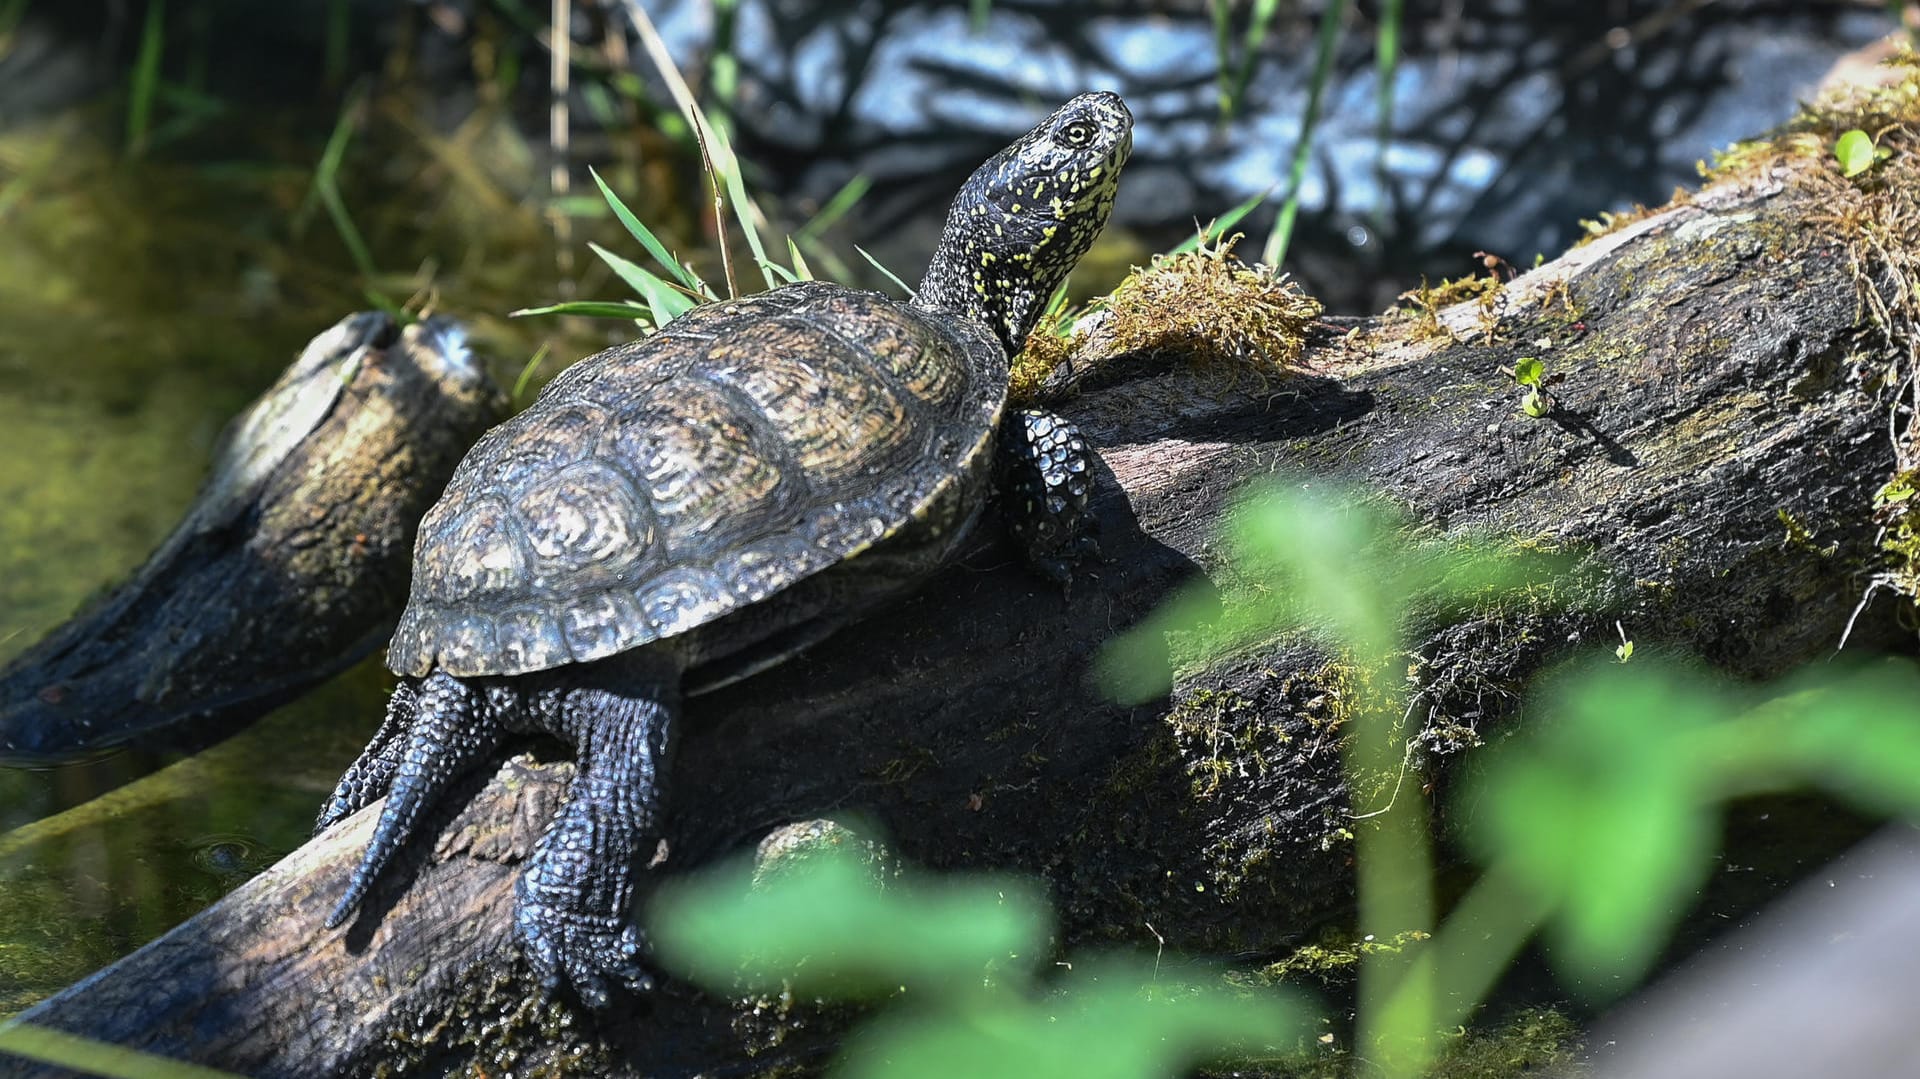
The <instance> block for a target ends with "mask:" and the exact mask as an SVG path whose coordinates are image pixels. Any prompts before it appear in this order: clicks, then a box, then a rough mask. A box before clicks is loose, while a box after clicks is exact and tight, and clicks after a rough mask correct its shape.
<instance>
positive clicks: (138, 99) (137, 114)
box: [127, 0, 167, 157]
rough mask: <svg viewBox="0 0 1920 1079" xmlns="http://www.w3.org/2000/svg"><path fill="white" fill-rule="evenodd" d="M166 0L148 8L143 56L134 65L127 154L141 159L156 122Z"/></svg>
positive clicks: (155, 0) (155, 1)
mask: <svg viewBox="0 0 1920 1079" xmlns="http://www.w3.org/2000/svg"><path fill="white" fill-rule="evenodd" d="M166 9H167V5H166V0H152V2H151V3H149V4H148V5H147V20H146V22H145V23H144V24H143V25H142V26H141V29H140V53H139V55H138V56H137V57H136V58H135V59H134V62H133V85H132V87H131V88H130V89H129V91H128V97H127V153H128V154H129V155H130V156H134V157H138V156H139V155H140V154H142V153H144V152H145V151H146V148H147V135H148V129H149V127H150V126H151V125H152V123H153V101H154V96H155V93H156V92H157V91H158V90H159V88H160V55H161V52H162V46H163V45H164V44H165V43H166V29H167V27H166Z"/></svg>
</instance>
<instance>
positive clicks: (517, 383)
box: [507, 311, 549, 406]
mask: <svg viewBox="0 0 1920 1079" xmlns="http://www.w3.org/2000/svg"><path fill="white" fill-rule="evenodd" d="M525 313H530V312H525V311H514V312H511V313H509V314H508V315H507V317H508V318H514V317H516V316H518V315H521V314H525ZM548 347H549V346H548V344H547V342H545V341H542V342H541V343H540V347H539V348H537V349H534V350H533V358H532V359H530V360H528V361H527V363H526V366H524V367H522V368H520V377H519V378H516V379H514V380H513V393H512V395H511V396H510V397H509V398H508V400H510V401H512V402H513V403H514V404H515V405H516V406H517V405H519V404H520V401H521V400H522V397H521V395H522V394H524V393H526V392H527V383H529V382H532V381H533V373H534V372H535V371H538V370H539V369H540V364H541V363H542V362H544V361H545V360H546V358H547V348H548Z"/></svg>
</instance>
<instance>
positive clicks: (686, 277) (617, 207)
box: [587, 168, 707, 293]
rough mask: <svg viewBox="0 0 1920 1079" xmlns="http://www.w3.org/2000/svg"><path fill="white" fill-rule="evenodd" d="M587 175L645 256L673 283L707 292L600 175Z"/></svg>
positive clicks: (591, 169)
mask: <svg viewBox="0 0 1920 1079" xmlns="http://www.w3.org/2000/svg"><path fill="white" fill-rule="evenodd" d="M587 174H588V175H589V176H592V177H593V182H594V183H596V184H598V185H600V196H601V197H602V198H604V199H606V200H607V206H608V207H609V208H611V209H612V210H613V216H615V217H617V218H619V219H620V224H622V225H624V226H625V227H626V230H627V232H628V233H629V234H631V235H632V236H633V238H634V239H636V240H638V241H640V246H641V247H644V248H646V249H647V254H649V255H652V256H653V261H655V262H657V263H659V264H660V265H661V267H662V268H664V269H665V270H666V271H667V272H668V273H670V274H672V275H673V278H674V280H675V281H678V282H679V283H680V284H681V285H682V286H684V287H685V288H687V289H689V290H691V291H693V292H697V293H705V292H706V291H707V287H706V285H705V284H704V283H703V282H702V281H701V280H700V279H699V278H698V277H695V276H694V275H693V271H691V270H689V269H687V268H686V267H685V266H683V265H681V264H680V260H679V259H676V258H674V257H673V254H672V253H671V252H669V251H668V250H667V246H666V245H665V244H663V243H661V242H660V238H659V237H658V236H655V235H654V234H653V230H652V229H650V228H648V227H647V226H646V225H644V224H642V223H641V222H640V218H639V217H638V216H637V215H636V214H635V213H634V212H633V211H632V210H629V209H627V204H626V203H624V202H622V201H620V196H618V195H616V194H614V193H613V188H611V187H609V186H608V185H607V182H606V181H605V180H603V179H601V178H600V173H599V172H598V171H597V170H595V169H593V168H588V169H587Z"/></svg>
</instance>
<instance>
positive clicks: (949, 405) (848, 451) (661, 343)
mask: <svg viewBox="0 0 1920 1079" xmlns="http://www.w3.org/2000/svg"><path fill="white" fill-rule="evenodd" d="M1006 382H1007V358H1006V354H1005V351H1004V349H1003V348H1002V347H1001V345H1000V343H999V342H998V341H997V340H995V338H994V337H993V336H991V335H989V334H988V333H986V332H984V328H983V327H979V326H977V325H976V324H973V323H971V322H965V321H961V320H955V319H944V318H936V317H930V316H929V315H927V314H925V313H923V312H921V311H918V310H916V309H914V308H912V307H909V306H906V305H902V304H898V303H894V302H892V301H890V300H888V299H886V298H885V297H883V296H880V295H878V294H876V293H870V292H860V291H856V290H853V289H847V288H842V287H840V286H837V285H829V284H824V283H811V282H810V283H804V284H798V285H792V286H789V287H787V288H783V289H779V290H777V291H774V292H771V293H767V294H765V295H761V296H756V297H752V298H749V299H743V300H737V301H733V302H729V303H718V304H713V305H710V306H708V307H705V308H701V309H697V310H696V311H694V312H692V313H690V314H689V315H687V316H686V317H684V318H682V319H679V320H677V321H675V322H673V323H671V324H670V325H669V326H668V327H667V328H666V329H665V330H664V331H662V332H661V333H659V334H656V335H654V336H653V337H650V338H647V339H645V340H643V341H639V342H635V343H633V344H627V345H621V346H618V347H616V348H612V349H608V350H607V351H605V352H602V353H599V354H598V355H595V356H591V357H589V358H587V359H585V360H582V361H580V362H579V363H578V364H576V365H574V366H573V367H572V368H569V369H568V370H567V372H566V373H565V374H563V375H562V376H561V377H559V378H557V379H555V380H554V382H553V383H552V384H551V385H550V386H548V388H547V390H546V392H544V393H542V394H541V395H540V398H539V400H538V401H536V402H535V403H534V405H533V407H531V408H529V409H528V410H527V411H526V412H524V413H522V414H520V415H519V416H517V417H515V418H514V419H512V420H510V421H508V422H507V423H504V424H502V425H500V426H499V427H497V428H495V429H494V430H493V431H492V432H490V433H489V434H488V435H487V436H486V437H485V438H483V439H482V440H481V441H480V442H479V443H478V444H477V445H476V446H474V448H473V450H472V451H471V452H469V453H468V455H467V457H466V460H464V461H463V462H461V464H460V467H459V470H458V471H456V472H455V474H454V477H453V480H452V482H451V483H450V484H449V485H448V487H447V491H446V494H445V495H443V496H442V497H441V499H440V502H439V503H438V504H437V505H435V506H434V508H433V509H432V511H431V512H429V513H428V514H427V516H426V518H425V520H424V521H422V522H421V526H420V538H419V542H418V545H417V547H416V550H415V557H414V577H413V587H412V595H411V597H410V599H409V602H408V606H407V611H406V614H405V615H404V616H403V617H402V619H401V622H400V627H399V630H398V631H397V632H396V633H395V634H394V638H393V644H392V646H391V648H390V650H389V652H388V664H389V665H390V666H391V667H392V668H393V669H394V670H395V671H396V672H398V673H401V674H410V675H416V676H420V675H425V674H426V673H427V672H428V671H430V670H432V669H433V668H434V667H435V666H436V665H437V666H438V667H439V668H440V669H441V670H444V671H446V672H448V673H449V674H453V675H457V676H461V677H469V676H474V675H512V674H524V673H527V672H531V671H537V670H544V669H546V668H550V667H556V666H559V665H561V664H565V663H584V662H588V661H591V660H595V659H601V658H604V657H606V656H610V655H613V654H615V653H617V652H623V651H626V650H627V649H630V648H635V647H638V646H640V645H643V644H646V643H648V642H649V641H654V640H658V639H661V638H665V637H671V636H675V635H677V634H681V633H685V632H686V631H688V630H691V629H694V628H696V627H699V626H702V625H705V624H707V623H709V622H712V621H714V620H715V619H717V618H719V617H721V616H722V615H725V614H727V613H728V612H730V611H733V610H734V609H736V608H738V607H741V606H743V605H746V604H751V603H756V602H759V601H761V600H764V599H766V598H767V597H769V596H771V595H773V594H774V593H775V592H778V591H780V590H781V589H783V588H785V587H787V586H788V585H790V584H792V583H794V582H795V581H798V580H800V579H802V578H804V577H807V576H809V575H811V574H814V573H817V572H819V571H821V570H823V569H825V568H827V567H829V566H832V565H834V564H836V563H838V562H841V561H843V560H845V559H847V558H850V557H852V556H854V555H855V554H858V553H859V552H861V551H863V550H864V549H866V548H867V547H869V546H871V545H872V544H874V543H875V542H876V541H879V540H882V539H884V538H887V537H890V536H893V535H895V534H897V533H898V532H899V531H900V530H901V529H902V528H903V527H904V526H906V525H907V524H908V523H909V522H911V521H913V520H914V519H915V517H916V515H918V516H924V515H925V514H926V513H927V512H928V510H929V508H931V507H934V506H936V505H940V504H944V503H947V502H963V503H968V504H973V503H977V502H979V501H980V499H977V498H971V497H966V496H968V495H971V494H973V493H974V491H973V490H972V489H973V488H976V487H978V486H979V485H981V484H984V483H985V482H986V476H987V469H986V468H985V466H984V461H985V458H986V456H987V455H988V453H989V451H990V448H991V444H992V436H993V432H994V430H995V428H996V426H997V425H998V424H999V422H1000V412H1001V408H1002V404H1003V402H1004V399H1005V387H1006ZM956 488H961V489H962V490H956ZM955 495H958V496H960V497H957V498H956V497H953V496H955Z"/></svg>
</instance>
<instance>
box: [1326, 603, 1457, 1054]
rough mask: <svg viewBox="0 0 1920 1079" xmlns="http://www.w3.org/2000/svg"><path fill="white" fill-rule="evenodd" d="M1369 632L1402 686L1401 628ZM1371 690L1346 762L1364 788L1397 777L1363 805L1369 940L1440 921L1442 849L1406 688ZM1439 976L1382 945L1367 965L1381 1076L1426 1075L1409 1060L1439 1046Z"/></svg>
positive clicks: (1367, 1029)
mask: <svg viewBox="0 0 1920 1079" xmlns="http://www.w3.org/2000/svg"><path fill="white" fill-rule="evenodd" d="M1368 636H1372V637H1373V641H1372V645H1373V647H1372V648H1371V649H1369V650H1367V651H1365V652H1362V653H1360V654H1363V655H1372V656H1375V657H1379V658H1378V659H1377V660H1376V661H1375V663H1374V664H1373V671H1374V675H1373V684H1374V685H1375V686H1393V685H1397V684H1398V678H1399V675H1400V671H1399V670H1398V669H1397V668H1398V666H1399V663H1398V660H1399V657H1400V656H1401V652H1400V651H1399V649H1398V648H1395V647H1392V646H1390V645H1388V643H1387V642H1389V641H1391V640H1392V639H1393V635H1392V632H1391V630H1390V629H1388V628H1386V627H1381V629H1380V631H1379V632H1378V633H1377V634H1368ZM1370 696H1371V697H1372V700H1371V702H1370V703H1369V705H1368V706H1367V707H1365V708H1363V709H1362V710H1361V712H1360V714H1359V715H1358V716H1357V719H1358V722H1357V723H1356V724H1355V730H1354V733H1353V738H1352V740H1351V741H1350V742H1349V743H1348V746H1347V751H1346V769H1347V775H1348V776H1349V777H1351V780H1352V781H1353V782H1351V783H1350V785H1351V786H1352V787H1353V788H1355V789H1359V788H1361V787H1362V786H1364V785H1371V784H1374V783H1381V782H1386V781H1387V780H1388V778H1389V777H1391V782H1386V786H1387V790H1388V793H1387V795H1386V798H1387V801H1386V803H1385V804H1384V805H1380V806H1377V807H1373V808H1371V809H1369V810H1365V811H1362V813H1361V816H1362V818H1363V819H1360V820H1356V821H1355V822H1354V861H1355V863H1356V866H1357V868H1356V871H1355V872H1356V876H1357V878H1358V886H1359V907H1360V932H1361V934H1362V936H1363V938H1368V937H1370V938H1371V939H1373V940H1376V941H1384V940H1388V939H1391V938H1393V937H1394V936H1396V935H1399V934H1403V933H1406V932H1408V931H1415V930H1418V931H1424V930H1427V929H1429V928H1430V927H1431V926H1432V925H1433V891H1432V886H1433V885H1432V882H1433V856H1432V852H1431V850H1430V849H1429V847H1428V838H1427V812H1426V809H1427V807H1426V801H1425V796H1424V795H1423V794H1422V793H1421V791H1420V789H1419V784H1418V781H1417V779H1416V780H1415V781H1414V782H1413V783H1412V784H1411V785H1409V784H1408V783H1407V782H1406V780H1408V779H1409V778H1410V777H1409V776H1408V775H1407V768H1408V765H1407V761H1406V754H1405V750H1404V748H1402V747H1403V746H1404V740H1403V739H1396V738H1395V727H1396V726H1397V724H1398V722H1399V720H1400V718H1401V716H1402V715H1403V714H1404V712H1405V708H1406V705H1405V701H1404V699H1403V697H1402V695H1401V694H1399V693H1397V692H1395V693H1375V694H1371V695H1370ZM1396 743H1400V744H1399V745H1396ZM1360 781H1364V782H1360ZM1358 808H1359V807H1356V809H1358ZM1435 980H1436V979H1435V977H1434V971H1433V970H1432V969H1431V968H1430V967H1423V966H1422V965H1420V964H1418V963H1409V962H1408V960H1407V958H1406V957H1405V956H1403V955H1394V954H1390V953H1386V952H1374V953H1371V954H1369V955H1367V956H1366V958H1365V959H1364V960H1363V961H1362V963H1361V966H1360V1018H1359V1033H1358V1036H1357V1039H1356V1043H1355V1051H1356V1052H1358V1053H1359V1054H1361V1055H1362V1056H1365V1057H1367V1058H1368V1059H1370V1060H1375V1062H1376V1064H1377V1065H1379V1066H1380V1069H1381V1071H1380V1074H1382V1075H1385V1076H1388V1077H1389V1079H1391V1077H1393V1076H1400V1075H1408V1076H1411V1075H1416V1074H1418V1069H1417V1068H1408V1067H1405V1062H1407V1061H1412V1060H1423V1059H1425V1058H1426V1056H1427V1054H1428V1052H1429V1050H1428V1048H1427V1046H1426V1041H1427V1039H1428V1038H1429V1037H1430V1036H1431V1034H1432V1032H1433V1030H1434V1025H1433V1019H1432V1017H1433V1014H1434V1007H1435V1004H1434V996H1435Z"/></svg>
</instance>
